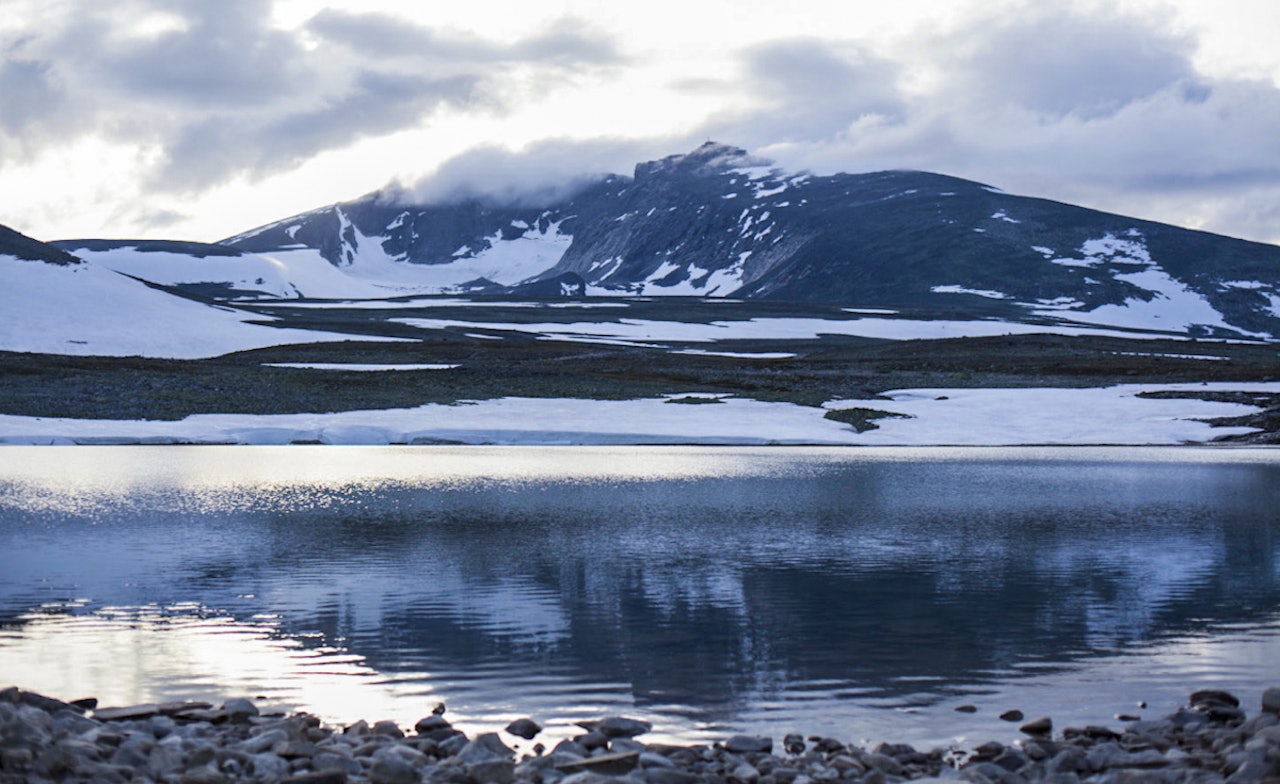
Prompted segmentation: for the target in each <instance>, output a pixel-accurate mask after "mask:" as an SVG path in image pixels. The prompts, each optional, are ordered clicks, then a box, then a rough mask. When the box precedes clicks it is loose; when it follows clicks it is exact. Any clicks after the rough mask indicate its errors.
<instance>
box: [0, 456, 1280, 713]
mask: <svg viewBox="0 0 1280 784" xmlns="http://www.w3.org/2000/svg"><path fill="white" fill-rule="evenodd" d="M1277 509H1280V454H1277V453H1275V452H1270V451H1267V450H1230V451H1216V450H1176V449H1173V450H1170V449H986V450H983V449H977V450H975V449H969V450H938V449H934V450H927V449H884V450H880V449H877V450H838V449H837V450H824V449H785V450H782V449H688V448H670V449H663V448H621V449H618V448H570V449H563V448H561V449H556V448H506V449H475V448H463V449H452V448H420V449H394V448H391V449H389V448H384V447H380V448H350V449H343V448H334V447H319V448H306V447H289V448H282V449H272V448H261V449H259V448H234V449H216V448H212V449H211V448H191V449H186V448H163V449H154V448H153V449H147V448H142V449H137V448H116V447H110V448H73V449H70V450H60V449H48V448H37V449H25V448H13V449H8V450H4V451H3V452H0V622H3V625H4V629H3V631H4V634H3V636H0V671H4V672H6V673H7V674H9V675H10V677H11V678H12V679H14V680H15V681H18V682H23V680H22V678H21V677H20V676H21V675H22V674H23V673H22V672H21V671H15V670H14V666H15V665H13V663H12V662H10V663H9V664H6V658H5V657H6V654H7V653H9V654H12V655H14V656H16V655H17V653H16V652H18V651H21V650H26V651H27V652H28V654H27V655H30V651H31V650H32V649H33V646H36V645H37V644H38V646H44V649H46V651H47V650H52V649H54V648H60V646H72V647H75V646H80V647H85V648H88V647H91V646H92V644H93V643H92V639H93V637H92V635H84V634H79V635H72V634H70V633H68V634H64V635H60V634H58V633H52V632H47V631H38V630H37V627H38V626H39V625H40V624H42V623H45V624H47V623H50V622H51V621H50V619H51V618H68V619H74V618H95V619H98V620H101V619H102V618H104V617H106V616H110V615H112V614H113V613H114V614H115V617H125V618H126V619H127V618H129V617H132V616H130V613H134V614H135V615H140V616H146V617H149V618H153V619H154V618H156V617H158V618H160V619H161V621H162V622H147V623H141V622H138V621H137V618H136V617H135V618H134V621H135V625H138V626H139V628H143V629H144V630H145V635H144V636H145V637H146V638H147V639H153V638H157V637H162V636H163V635H165V634H173V633H174V632H173V631H172V629H173V628H174V627H176V626H183V625H184V624H186V625H185V626H183V628H184V629H186V631H185V632H183V633H189V634H192V635H193V639H196V640H200V639H204V640H213V639H215V638H214V635H218V634H220V635H222V637H220V638H218V639H219V642H220V644H222V643H225V642H226V640H227V629H226V628H225V626H224V625H222V624H220V623H210V624H208V626H209V629H210V631H208V632H203V631H197V632H192V631H191V629H192V628H197V627H198V628H203V627H200V626H199V624H197V626H196V627H191V625H190V623H188V621H189V620H190V619H192V618H203V619H217V618H221V619H225V620H230V621H233V622H236V623H241V624H249V625H250V627H253V625H254V624H257V625H258V626H260V627H261V628H264V629H267V630H269V633H264V634H258V635H256V636H255V635H254V634H249V635H248V637H252V638H254V639H255V640H260V638H263V637H269V638H270V639H274V640H277V641H284V642H286V643H287V645H288V647H289V649H290V650H291V651H293V654H292V655H295V656H297V655H302V654H304V653H306V652H308V651H309V652H310V654H311V656H312V658H311V659H309V660H308V664H307V666H306V667H304V669H306V670H307V671H308V672H312V673H313V674H314V676H315V677H314V678H313V680H312V681H308V680H307V679H306V678H305V677H302V678H300V679H299V680H298V681H297V683H296V685H295V686H291V687H290V688H293V689H295V691H298V692H301V693H293V694H282V695H281V696H282V697H284V698H287V699H291V700H292V701H293V702H294V703H300V704H304V705H305V704H307V699H306V691H307V690H308V689H309V688H316V689H319V685H318V684H319V682H320V680H321V679H323V678H328V679H330V680H333V679H335V678H337V679H341V678H348V679H351V678H356V677H357V674H359V677H361V678H367V679H370V682H377V683H382V684H391V685H392V686H393V687H394V688H395V689H396V690H397V694H400V695H401V696H402V697H403V698H404V699H405V700H413V701H414V704H413V706H412V707H411V708H407V709H406V712H405V715H404V717H403V720H404V721H412V718H415V716H413V715H412V714H413V713H414V711H416V712H417V713H418V714H421V713H422V712H423V700H424V699H425V697H426V695H433V698H435V697H438V698H441V699H447V700H448V701H449V704H450V706H451V710H455V711H460V712H461V713H463V714H466V713H467V712H470V714H471V715H472V716H474V717H481V716H484V717H497V716H508V715H516V714H521V713H529V714H535V715H540V717H541V718H544V719H552V720H554V719H556V718H558V717H560V714H564V715H568V714H572V715H573V716H578V715H592V714H593V712H598V711H600V710H610V711H614V712H618V711H621V712H628V711H629V712H632V713H636V712H639V713H641V714H644V715H650V716H653V717H656V721H657V722H658V723H659V724H660V725H663V724H665V725H671V726H674V727H676V728H677V729H680V730H681V731H682V732H684V734H685V736H686V737H694V736H698V735H699V733H703V732H712V731H720V730H728V729H752V730H758V731H766V732H771V734H779V733H781V732H784V731H789V730H791V729H801V730H802V731H815V730H819V729H827V728H830V729H832V730H833V731H835V730H837V729H839V728H841V727H847V726H848V725H849V724H851V723H852V724H858V725H859V726H857V727H853V728H849V729H847V730H846V731H845V732H844V733H843V734H844V735H845V736H850V735H857V734H859V733H861V734H864V735H872V736H874V735H875V734H876V733H877V732H878V731H879V729H880V728H882V727H883V726H886V725H885V724H884V720H882V719H880V718H876V716H888V715H891V714H897V715H895V717H894V718H893V719H892V720H891V721H890V725H891V724H892V722H893V721H899V722H901V721H903V719H902V717H901V715H900V714H901V709H904V708H909V709H913V710H917V711H927V710H929V709H931V708H932V709H933V710H934V712H935V713H938V712H940V711H945V713H947V714H950V719H949V720H951V721H955V718H954V717H955V716H956V714H952V713H950V710H949V707H951V706H954V705H957V704H959V703H960V702H966V701H967V702H982V700H983V699H984V695H988V696H989V697H990V699H992V700H998V699H1012V696H1011V695H1012V692H1010V689H1015V690H1016V689H1017V688H1019V686H1018V684H1019V683H1024V684H1050V683H1052V684H1059V685H1057V686H1055V687H1054V690H1053V691H1052V693H1050V694H1048V695H1044V696H1042V697H1041V699H1047V700H1049V701H1050V702H1056V703H1061V704H1050V705H1025V706H1005V707H1023V708H1024V709H1026V710H1029V711H1037V712H1051V711H1053V710H1054V709H1055V708H1056V709H1058V710H1060V711H1066V712H1067V713H1068V714H1069V713H1070V711H1072V710H1076V711H1083V710H1084V708H1083V707H1082V706H1081V705H1080V704H1079V703H1080V702H1081V701H1082V700H1083V701H1086V702H1087V701H1089V700H1093V701H1094V702H1100V703H1101V704H1103V705H1105V706H1112V705H1113V704H1114V703H1113V702H1112V701H1114V700H1116V699H1118V698H1119V695H1118V694H1117V693H1116V692H1115V689H1114V684H1110V683H1107V682H1106V681H1107V679H1108V678H1112V677H1115V678H1118V679H1120V680H1122V681H1124V682H1125V683H1127V684H1128V687H1127V688H1128V691H1126V692H1124V694H1123V698H1124V699H1130V698H1132V699H1149V698H1150V697H1152V696H1156V695H1157V694H1159V695H1163V694H1164V693H1166V692H1168V693H1173V694H1177V695H1183V694H1185V692H1186V691H1188V690H1189V686H1188V685H1191V686H1194V685H1195V683H1199V682H1215V683H1220V685H1224V686H1230V687H1232V688H1253V687H1255V686H1257V687H1258V688H1261V685H1264V684H1263V681H1264V680H1265V678H1266V677H1267V676H1268V673H1267V667H1266V666H1265V665H1263V664H1259V665H1258V666H1257V667H1254V668H1252V669H1251V665H1250V664H1249V662H1250V660H1251V657H1257V656H1259V655H1263V656H1265V655H1268V654H1259V653H1258V652H1257V646H1259V645H1262V646H1264V648H1265V650H1266V651H1276V652H1277V653H1280V648H1277V647H1276V644H1275V640H1276V636H1277V633H1278V630H1280V621H1278V620H1277V618H1278V617H1280V567H1278V566H1277V564H1278V563H1280V561H1278V560H1277V554H1278V552H1280V522H1278V517H1280V514H1278V513H1277V512H1276V511H1275V510H1277ZM122 613H123V616H122V615H121V614H122ZM165 619H167V620H165ZM184 619H185V620H184ZM55 626H56V625H55ZM50 628H55V627H50ZM56 628H62V627H56ZM255 628H256V627H255ZM238 633H240V634H242V635H243V634H244V632H243V630H242V631H241V632H238ZM201 635H204V636H203V637H202V636H201ZM232 636H234V635H232ZM245 644H248V643H245ZM255 644H258V643H255ZM1233 645H1235V646H1237V647H1236V648H1232V647H1231V646H1233ZM24 646H26V647H25V648H24ZM1170 646H1172V647H1173V648H1176V649H1177V650H1179V651H1181V652H1180V653H1178V654H1177V656H1180V657H1182V658H1181V659H1178V662H1179V663H1176V664H1170V663H1169V662H1170V660H1167V659H1161V658H1160V657H1161V656H1165V655H1166V654H1167V653H1168V651H1169V650H1170ZM1206 646H1207V647H1209V648H1213V650H1211V651H1207V652H1206V651H1202V650H1200V649H1201V648H1203V647H1206ZM1224 646H1225V647H1224ZM1242 646H1243V647H1242ZM1267 646H1270V647H1267ZM1224 651H1225V653H1224ZM1237 654H1238V655H1237ZM82 655H92V651H91V650H85V651H83V652H82ZM344 657H345V658H344ZM350 661H356V662H358V663H359V673H356V672H355V671H352V670H349V669H346V670H344V669H343V667H340V666H337V664H336V663H338V662H343V663H347V662H350ZM1264 661H1265V659H1264ZM1162 662H1163V663H1162ZM119 664H120V666H126V663H124V662H121V663H119ZM1202 665H1203V666H1202ZM344 666H345V665H344ZM1116 667H1119V668H1120V670H1122V671H1123V672H1122V673H1121V674H1119V675H1105V674H1102V673H1104V671H1106V672H1110V671H1111V670H1109V669H1108V668H1111V669H1112V670H1114V669H1115V668H1116ZM308 668H309V669H308ZM1126 668H1127V669H1126ZM1255 670H1256V671H1255ZM343 673H345V674H343ZM1272 674H1273V673H1272ZM252 675H253V673H252V672H250V673H247V674H246V677H247V678H248V680H247V681H246V683H244V684H239V683H238V684H236V685H237V686H238V687H239V688H246V689H247V688H249V686H251V685H254V684H255V683H256V685H257V688H256V689H252V690H253V691H255V692H258V693H272V689H273V680H272V677H271V675H270V674H269V673H267V672H266V671H265V670H264V672H262V673H261V676H260V678H259V679H258V681H256V682H255V681H254V680H253V678H252ZM37 676H39V677H46V676H48V673H44V674H43V675H42V674H40V673H31V677H32V678H35V677H37ZM188 676H189V674H184V673H182V672H173V671H168V670H165V671H162V672H161V671H158V672H156V673H155V674H154V676H148V674H147V673H146V672H143V673H141V674H140V675H139V676H138V678H137V683H138V687H137V688H138V689H139V690H140V691H139V693H138V694H136V695H130V696H136V698H138V699H144V698H149V697H150V696H152V695H155V694H158V693H160V691H163V689H165V688H169V689H174V688H178V685H179V684H181V683H182V681H183V678H185V677H188ZM1251 679H1252V680H1251ZM1242 680H1243V681H1246V682H1243V683H1242V682H1238V681H1242ZM1099 681H1102V683H1099ZM1254 681H1257V682H1256V683H1255V682H1254ZM1193 682H1194V683H1193ZM309 683H310V684H311V685H308V684H309ZM1091 684H1092V685H1091ZM23 685H27V686H31V687H35V686H36V685H37V684H34V683H29V682H23ZM54 685H55V686H56V685H57V684H54ZM76 685H77V687H79V688H88V689H94V688H99V689H102V688H106V685H105V684H104V685H103V686H101V687H95V686H94V685H93V684H76ZM203 685H204V686H205V688H211V687H212V688H216V684H215V685H211V684H207V683H203ZM1091 688H1092V689H1093V691H1094V692H1095V693H1094V694H1093V695H1092V696H1090V695H1089V694H1088V691H1089V689H1091ZM53 690H54V691H57V692H59V693H60V694H61V696H67V697H74V696H81V695H80V694H74V695H73V694H65V693H61V690H58V689H53ZM278 692H279V689H277V693H278ZM1068 703H1070V704H1068ZM994 707H1000V706H997V705H993V706H992V708H993V709H994ZM892 708H897V709H899V711H892V710H889V709H892ZM357 710H358V709H357ZM321 712H323V711H321ZM986 712H989V711H986ZM986 712H984V713H986ZM995 712H997V713H998V712H999V711H995ZM1110 712H1111V708H1110V707H1106V708H1104V712H1103V714H1102V715H1101V716H1098V717H1097V718H1102V719H1105V718H1107V717H1108V716H1109V715H1110ZM552 714H556V715H552ZM359 716H365V714H364V713H362V712H361V713H356V714H353V715H343V716H333V717H332V718H334V719H336V720H351V719H354V718H357V717H359ZM365 717H366V718H369V719H374V718H379V717H378V716H371V715H370V716H365ZM944 718H946V716H944ZM906 721H909V720H906ZM868 722H872V723H873V726H866V725H867V723H868ZM780 723H781V726H779V724H780ZM901 731H903V732H907V733H908V734H910V733H911V729H910V727H909V726H905V725H904V728H903V729H902V730H901ZM930 733H934V734H935V735H936V734H937V730H936V728H934V727H933V726H932V725H930V728H929V729H927V730H921V731H920V734H921V736H922V737H923V736H928V735H930Z"/></svg>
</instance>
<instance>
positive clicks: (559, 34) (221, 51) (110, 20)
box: [0, 0, 617, 192]
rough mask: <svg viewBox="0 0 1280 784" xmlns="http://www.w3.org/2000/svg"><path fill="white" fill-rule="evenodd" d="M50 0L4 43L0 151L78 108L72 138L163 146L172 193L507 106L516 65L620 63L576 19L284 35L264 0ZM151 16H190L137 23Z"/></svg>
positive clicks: (344, 20)
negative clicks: (34, 25)
mask: <svg viewBox="0 0 1280 784" xmlns="http://www.w3.org/2000/svg"><path fill="white" fill-rule="evenodd" d="M47 10H48V14H47V18H46V19H45V20H43V21H44V25H43V27H42V28H41V29H40V30H39V31H33V32H32V33H31V34H30V35H29V36H28V37H27V38H26V39H25V40H24V41H23V42H22V44H21V46H20V47H19V46H17V45H16V44H11V45H10V46H9V47H8V48H0V87H4V88H8V87H9V86H10V85H11V84H12V86H13V89H12V90H10V89H5V90H4V91H3V92H2V93H0V95H3V96H5V97H4V100H5V101H6V106H5V109H6V111H5V113H4V116H3V119H0V156H9V155H20V154H21V155H30V154H32V153H33V152H36V151H38V150H39V149H40V148H41V147H42V146H47V145H49V144H50V143H53V142H54V141H56V140H55V139H54V138H53V137H52V136H51V135H50V134H48V133H41V132H40V131H41V130H42V129H41V128H37V127H36V125H35V123H36V120H39V119H40V118H42V117H43V118H45V121H44V125H55V124H56V123H54V122H53V119H51V118H50V114H51V112H53V109H54V107H57V106H66V107H73V108H74V110H75V111H74V115H75V117H76V120H75V122H74V123H70V124H66V125H64V126H62V130H63V132H64V136H65V135H66V134H71V135H74V134H75V133H79V132H86V133H87V132H95V133H105V134H107V135H108V136H110V137H111V138H113V139H115V140H116V141H123V142H126V143H129V142H131V143H136V144H138V145H140V146H143V147H151V148H154V149H156V150H158V151H159V155H157V156H155V160H156V161H157V163H156V165H155V168H154V170H152V171H149V172H146V173H145V175H146V176H147V180H148V185H149V186H150V187H153V188H160V189H168V190H171V191H177V192H190V191H198V190H201V189H203V188H207V187H210V186H213V185H216V184H219V183H221V182H224V181H227V180H230V179H233V178H235V177H239V176H248V177H251V178H256V177H262V176H266V175H268V174H271V173H274V172H278V171H281V170H285V169H287V168H289V167H292V166H295V165H297V164H298V163H300V162H301V161H304V160H306V159H307V158H309V157H311V156H313V155H315V154H317V153H320V152H323V151H325V150H331V149H338V148H341V147H344V146H346V145H348V144H350V143H351V142H353V141H355V140H358V139H361V138H367V137H370V136H375V135H380V134H389V133H393V132H396V131H399V130H403V129H406V128H411V127H415V126H417V125H419V124H421V123H422V122H424V121H425V118H427V117H429V116H430V115H431V114H432V113H433V112H437V111H439V110H441V109H443V108H453V109H458V110H464V111H480V112H493V111H503V110H504V108H505V107H506V106H507V105H508V104H509V103H511V102H518V101H519V100H520V99H521V96H520V89H521V87H520V84H521V83H520V82H519V80H518V79H512V78H510V76H511V74H512V72H513V71H515V70H516V69H517V67H518V68H520V70H521V71H528V72H530V74H529V75H527V76H524V77H522V78H525V79H526V81H527V80H542V81H543V82H544V83H545V81H546V80H547V79H554V78H565V76H564V75H565V72H566V70H567V67H568V66H572V70H574V71H577V70H581V69H586V68H594V67H607V66H608V65H609V64H611V63H613V62H615V61H616V60H617V56H616V52H615V51H614V49H613V44H612V42H611V41H609V40H607V39H606V38H604V37H603V36H601V35H599V34H596V33H593V32H592V31H591V30H589V29H587V28H583V27H581V26H578V25H575V24H574V23H572V22H567V21H566V22H562V23H560V24H559V25H556V26H553V27H552V28H550V29H548V30H545V31H543V32H542V33H539V34H533V35H531V36H529V37H527V38H525V39H522V40H518V41H515V42H513V43H500V42H492V41H488V40H484V39H479V38H476V37H473V36H467V35H462V34H456V33H448V32H440V31H436V30H432V29H429V28H425V27H418V26H414V25H411V24H406V23H404V22H402V21H396V22H395V23H394V24H392V20H391V19H389V18H388V17H382V16H377V15H353V14H341V13H337V12H332V11H326V12H322V13H321V14H319V15H318V16H316V17H315V18H313V19H312V20H311V21H310V22H309V23H308V24H307V25H306V26H305V27H304V30H303V32H302V33H299V32H297V31H285V30H280V29H278V28H276V27H274V26H273V22H272V20H271V3H270V2H269V1H268V0H220V2H218V3H210V2H206V0H120V1H119V2H113V3H110V4H100V3H80V2H74V1H73V0H62V1H61V2H59V0H51V2H50V3H49V4H48V6H47ZM153 12H161V13H164V14H166V15H168V16H169V17H171V18H172V17H175V16H176V17H177V18H178V19H179V20H180V22H181V24H178V25H173V26H172V27H171V28H170V29H165V30H163V31H160V32H156V33H152V34H147V35H138V34H135V33H133V32H131V31H130V29H129V27H130V25H131V24H133V23H134V22H135V21H136V20H138V19H142V18H145V17H146V16H147V15H148V14H151V13H153ZM0 46H3V42H0ZM513 85H514V86H513ZM60 88H62V89H64V90H65V94H59V93H58V90H59V89H60ZM10 104H11V105H12V106H10ZM10 109H12V110H10ZM68 114H70V112H68Z"/></svg>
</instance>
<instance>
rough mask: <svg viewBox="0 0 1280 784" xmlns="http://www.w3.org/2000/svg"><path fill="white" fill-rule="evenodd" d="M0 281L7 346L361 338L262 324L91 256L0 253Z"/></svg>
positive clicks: (207, 346)
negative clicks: (64, 259)
mask: <svg viewBox="0 0 1280 784" xmlns="http://www.w3.org/2000/svg"><path fill="white" fill-rule="evenodd" d="M0 280H3V281H4V285H3V286H0V313H3V314H4V317H3V319H0V350H4V351H22V352H38V353H47V354H75V355H97V356H146V357H169V358H179V359H190V358H198V357H213V356H218V355H221V354H226V353H230V352H233V351H242V350H245V349H250V348H259V347H263V346H274V345H281V344H286V343H311V342H317V341H329V340H348V339H359V338H353V337H352V336H349V335H341V334H335V333H325V332H312V331H307V330H299V329H280V328H276V327H272V326H267V325H266V323H270V322H271V321H272V319H270V318H263V317H261V316H257V315H254V314H248V313H244V312H241V311H237V310H234V309H231V308H228V307H222V306H216V305H208V304H204V303H202V302H197V301H193V300H191V299H188V298H184V297H181V296H177V295H174V294H171V293H168V292H166V291H161V290H158V289H156V288H153V287H151V286H148V285H146V284H145V283H143V282H140V281H138V280H134V279H132V278H130V277H127V276H126V275H122V274H120V273H118V272H115V271H112V270H110V269H107V268H106V267H103V266H100V265H98V264H95V263H92V262H82V263H79V264H51V263H47V262H43V261H29V260H24V259H19V258H16V257H14V256H9V255H0ZM251 321H260V322H265V323H263V324H259V323H251Z"/></svg>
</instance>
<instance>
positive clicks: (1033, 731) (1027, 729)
mask: <svg viewBox="0 0 1280 784" xmlns="http://www.w3.org/2000/svg"><path fill="white" fill-rule="evenodd" d="M1018 731H1019V732H1022V733H1025V734H1027V735H1032V736H1039V735H1048V734H1049V733H1051V732H1053V719H1050V718H1049V717H1048V716H1041V717H1040V718H1038V719H1032V720H1031V721H1029V722H1027V723H1026V724H1023V725H1022V726H1021V727H1019V728H1018Z"/></svg>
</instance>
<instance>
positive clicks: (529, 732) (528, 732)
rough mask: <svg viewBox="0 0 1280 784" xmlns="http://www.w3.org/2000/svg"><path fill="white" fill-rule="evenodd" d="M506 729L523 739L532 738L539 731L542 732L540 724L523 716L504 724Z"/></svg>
mask: <svg viewBox="0 0 1280 784" xmlns="http://www.w3.org/2000/svg"><path fill="white" fill-rule="evenodd" d="M506 731H507V732H509V733H511V734H512V735H515V736H516V737H518V738H524V739H525V740H533V738H534V736H536V735H537V734H538V733H539V732H542V727H541V725H539V724H538V722H536V721H534V720H533V719H529V718H524V719H516V720H515V721H513V722H511V723H510V724H508V725H507V726H506Z"/></svg>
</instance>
